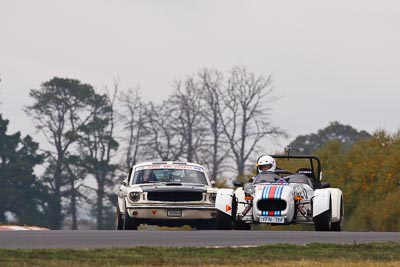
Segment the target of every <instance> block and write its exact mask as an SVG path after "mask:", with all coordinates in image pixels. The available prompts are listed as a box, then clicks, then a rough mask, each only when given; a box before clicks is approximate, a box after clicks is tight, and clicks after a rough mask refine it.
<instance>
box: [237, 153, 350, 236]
mask: <svg viewBox="0 0 400 267" xmlns="http://www.w3.org/2000/svg"><path fill="white" fill-rule="evenodd" d="M272 157H273V158H275V159H284V161H282V160H281V163H287V162H289V164H292V165H293V166H297V167H296V169H297V168H298V166H299V164H296V163H295V162H296V161H297V162H299V161H301V162H302V164H304V162H306V163H307V166H306V167H305V166H304V165H301V168H298V169H297V170H296V171H288V170H283V169H279V168H278V169H277V170H276V171H275V172H260V173H259V174H258V175H257V176H256V177H254V179H253V181H251V182H249V183H247V184H245V185H244V186H243V184H241V183H240V182H234V184H235V185H236V186H238V188H237V190H236V191H235V197H236V201H235V202H234V203H235V204H234V211H235V212H236V218H235V225H236V227H235V228H236V229H250V224H253V223H257V224H258V223H259V224H271V225H283V224H314V225H315V230H316V231H341V230H342V223H343V216H344V206H343V194H342V191H341V190H340V189H338V188H331V187H330V184H329V183H321V178H322V171H321V163H320V160H319V158H318V157H316V156H292V155H287V156H285V155H276V156H272ZM278 163H279V162H278ZM289 164H288V165H289ZM278 166H279V165H278Z"/></svg>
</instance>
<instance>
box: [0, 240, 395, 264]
mask: <svg viewBox="0 0 400 267" xmlns="http://www.w3.org/2000/svg"><path fill="white" fill-rule="evenodd" d="M322 264H323V265H324V266H399V264H400V243H393V242H388V243H372V244H349V245H336V244H310V245H289V244H279V245H265V246H259V247H252V248H231V247H228V248H171V247H134V248H121V249H34V250H26V249H14V250H11V249H1V250H0V266H57V267H63V266H244V265H245V266H266V265H270V266H274V265H280V266H294V265H296V266H320V265H322Z"/></svg>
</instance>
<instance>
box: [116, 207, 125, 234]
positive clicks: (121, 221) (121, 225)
mask: <svg viewBox="0 0 400 267" xmlns="http://www.w3.org/2000/svg"><path fill="white" fill-rule="evenodd" d="M116 226H117V230H123V229H124V219H123V218H122V214H121V211H120V210H119V207H117V211H116Z"/></svg>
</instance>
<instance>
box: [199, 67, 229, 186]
mask: <svg viewBox="0 0 400 267" xmlns="http://www.w3.org/2000/svg"><path fill="white" fill-rule="evenodd" d="M197 75H198V77H199V79H200V81H199V85H198V86H199V87H200V88H201V89H200V90H201V94H202V115H203V118H204V119H205V120H206V122H207V126H209V127H207V129H208V133H207V134H206V138H207V144H206V147H207V149H206V152H208V155H210V156H207V155H204V157H203V160H205V159H208V158H211V161H209V160H208V161H207V162H206V164H208V165H211V167H210V170H211V179H212V180H216V178H217V176H218V174H220V173H221V166H222V162H223V161H224V160H225V159H226V157H227V154H228V153H229V151H230V148H229V146H228V147H227V146H226V142H225V136H224V135H223V133H224V130H223V127H222V121H221V116H220V114H221V112H220V110H221V109H223V107H221V106H222V105H223V101H222V99H221V98H222V88H223V75H222V73H221V72H220V71H218V70H216V69H207V68H204V69H202V70H200V71H199V72H198V73H197Z"/></svg>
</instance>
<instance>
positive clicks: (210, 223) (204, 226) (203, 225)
mask: <svg viewBox="0 0 400 267" xmlns="http://www.w3.org/2000/svg"><path fill="white" fill-rule="evenodd" d="M196 230H217V221H216V220H207V221H202V222H199V223H198V224H196Z"/></svg>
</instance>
